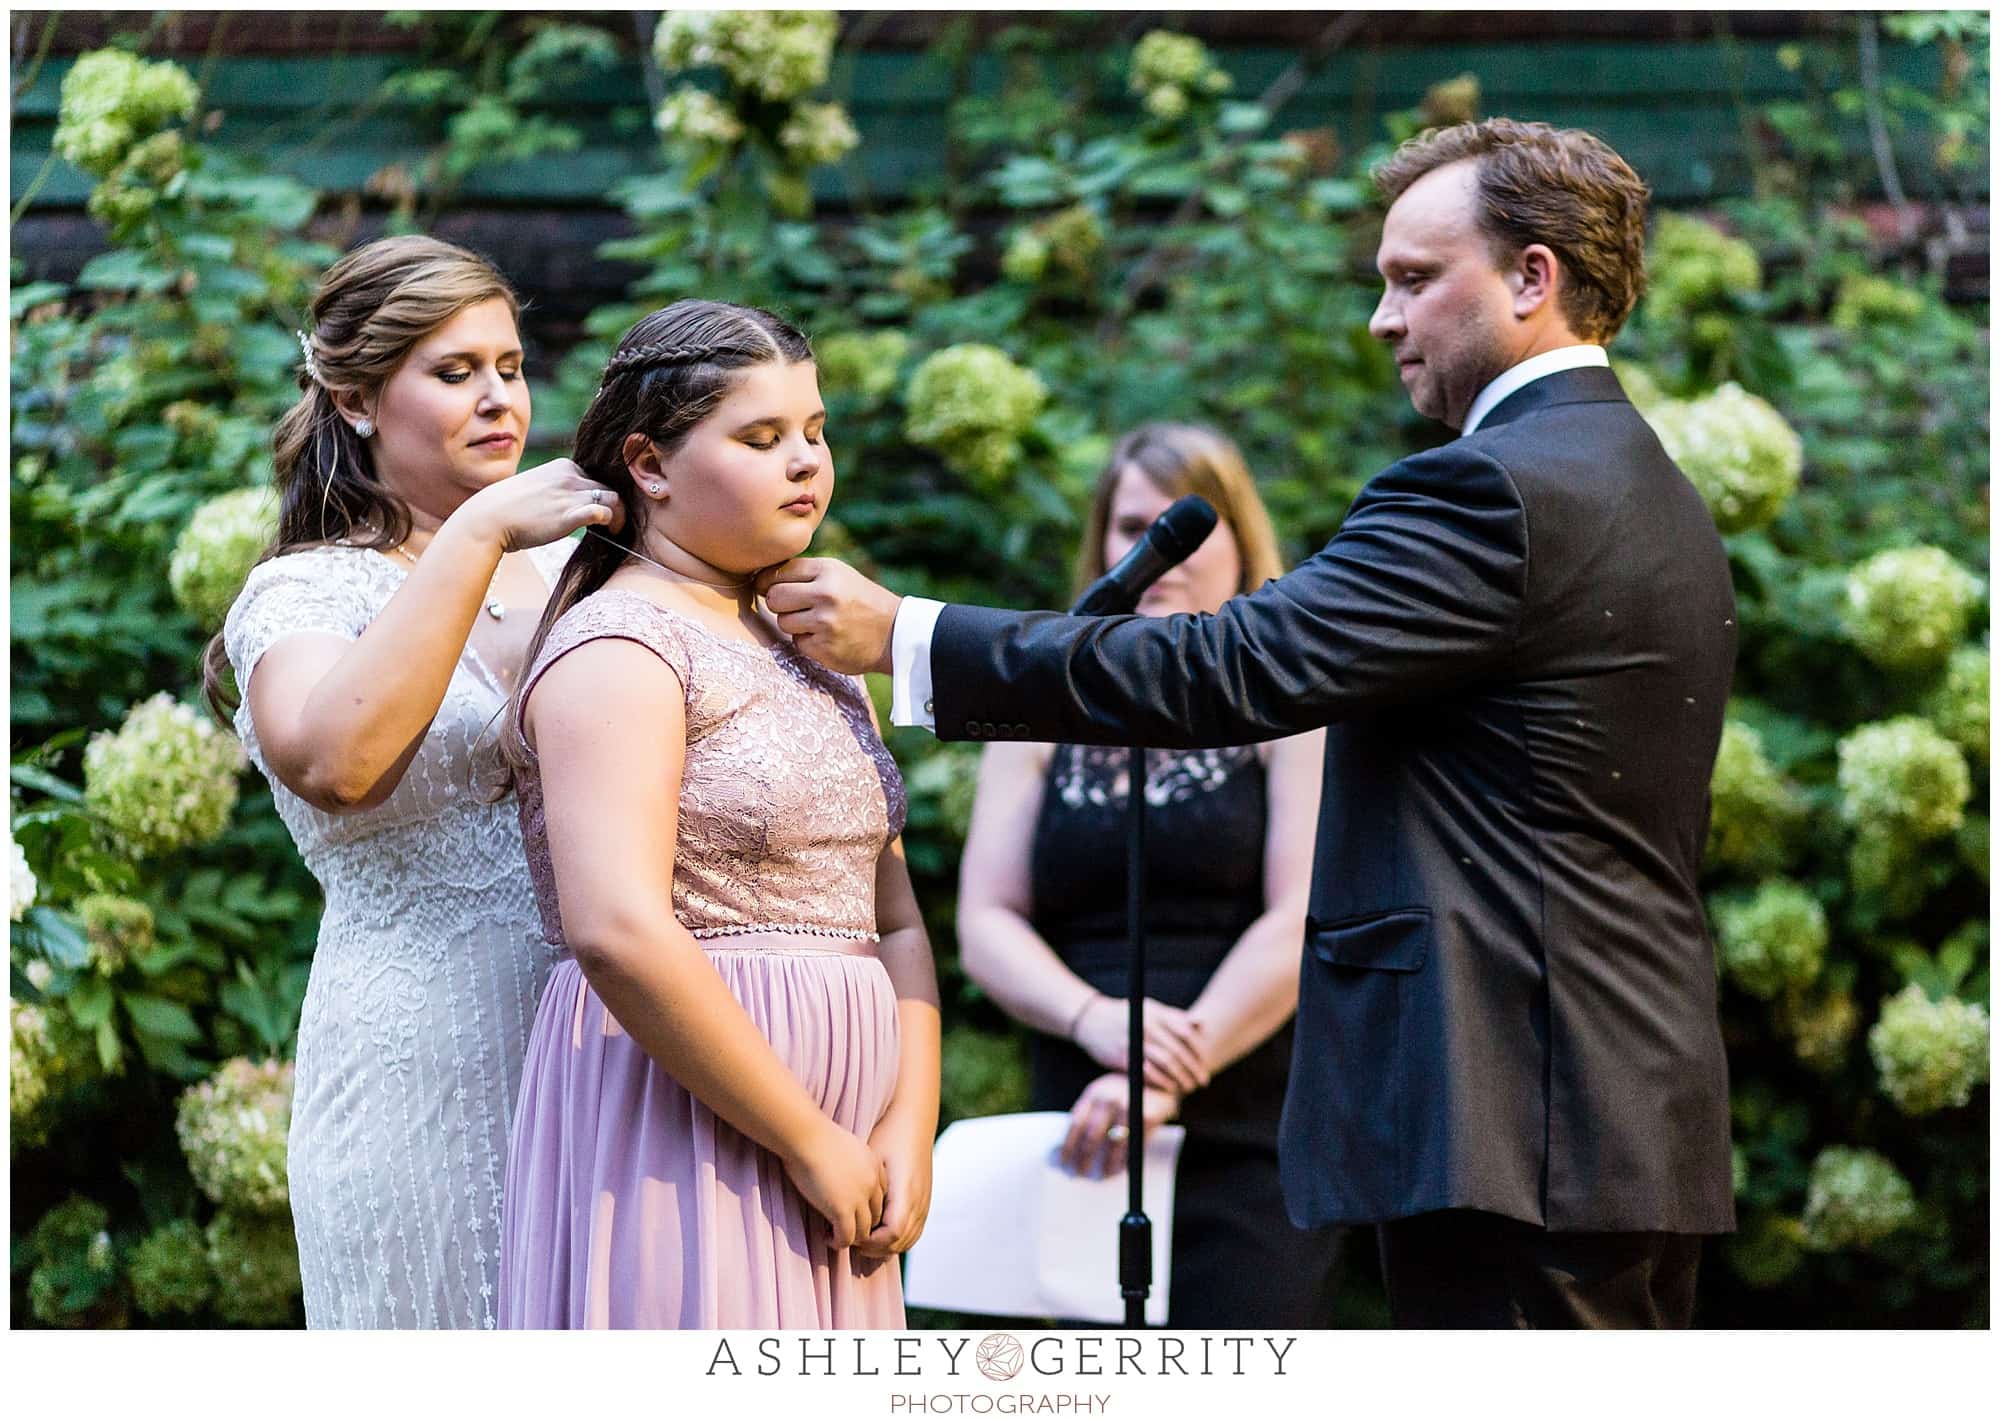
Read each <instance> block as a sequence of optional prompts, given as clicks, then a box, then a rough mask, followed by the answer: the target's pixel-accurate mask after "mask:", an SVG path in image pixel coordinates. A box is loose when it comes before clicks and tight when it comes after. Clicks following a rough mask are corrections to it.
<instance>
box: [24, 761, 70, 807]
mask: <svg viewBox="0 0 2000 1420" xmlns="http://www.w3.org/2000/svg"><path fill="white" fill-rule="evenodd" d="M9 777H10V778H12V779H13V781H14V782H15V783H16V784H19V785H20V786H21V787H22V788H24V789H39V790H41V791H42V792H43V793H44V794H47V795H48V796H49V797H50V798H52V799H61V800H62V801H63V802H64V803H66V804H80V803H82V802H83V790H81V789H79V788H77V787H76V786H75V785H74V784H71V783H69V782H68V781H67V780H64V779H58V778H57V777H56V776H55V775H53V774H51V773H49V772H48V770H46V769H38V768H36V767H35V766H34V765H32V764H16V765H14V766H13V767H12V769H11V770H10V773H9Z"/></svg>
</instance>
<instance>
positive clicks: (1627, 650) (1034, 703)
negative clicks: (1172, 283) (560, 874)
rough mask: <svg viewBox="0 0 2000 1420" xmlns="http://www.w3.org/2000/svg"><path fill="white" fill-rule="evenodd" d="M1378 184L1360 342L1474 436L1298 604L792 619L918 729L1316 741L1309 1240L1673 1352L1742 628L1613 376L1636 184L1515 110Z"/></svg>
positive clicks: (871, 608) (1385, 507)
mask: <svg viewBox="0 0 2000 1420" xmlns="http://www.w3.org/2000/svg"><path fill="white" fill-rule="evenodd" d="M1377 182H1378V185H1379V186H1381V187H1382V189H1383V190H1384V192H1385V194H1386V195H1387V196H1388V197H1389V198H1390V199H1391V202H1392V205H1391V207H1390V209H1389V212H1388V215H1387V217H1386V219H1385V222H1384V227H1383V235H1382V244H1381V248H1380V251H1379V252H1378V254H1377V263H1376V264H1377V266H1378V268H1379V270H1380V271H1381V274H1382V277H1383V280H1384V283H1385V288H1384V293H1383V296H1382V301H1381V304H1380V306H1379V307H1378V308H1377V310H1376V312H1375V315H1374V318H1373V319H1372V321H1371V322H1370V329H1371V330H1372V331H1373V333H1374V334H1375V335H1376V336H1377V337H1378V338H1380V339H1382V340H1384V341H1386V342H1388V343H1389V344H1390V345H1392V346H1393V347H1394V349H1395V354H1396V360H1397V365H1398V368H1399V370H1400V371H1401V374H1402V379H1403V383H1404V385H1405V387H1406V388H1407V389H1408V391H1409V394H1410V398H1411V400H1412V402H1413V403H1414V404H1415V406H1416V408H1417V409H1418V410H1419V411H1420V412H1422V413H1424V414H1426V415H1429V416H1431V417H1433V418H1436V419H1439V420H1442V421H1443V422H1444V423H1445V424H1447V425H1449V426H1451V427H1453V428H1455V429H1458V430H1460V431H1462V437H1460V438H1459V439H1458V440H1456V441H1455V442H1453V443H1450V444H1447V445H1445V446H1443V447H1442V448H1437V449H1433V450H1430V451H1429V452H1426V453H1422V454H1417V455H1414V456H1412V457H1410V458H1406V459H1403V460H1401V461H1400V462H1398V463H1396V464H1395V465H1393V466H1392V467H1390V468H1389V469H1387V470H1385V471H1384V472H1382V473H1381V474H1379V475H1377V476H1376V477H1375V478H1374V479H1373V480H1372V481H1371V482H1370V483H1369V484H1368V486H1367V487H1366V488H1365V489H1363V490H1362V492H1361V495H1360V496H1359V497H1358V498H1357V499H1356V500H1355V502H1354V505H1353V508H1352V509H1351V511H1350V512H1349V514H1348V516H1347V519H1346V521H1345V523H1344V524H1343V526H1342V528H1341V530H1340V533H1339V535H1338V536H1337V537H1335V538H1334V539H1333V541H1332V542H1330V543H1329V544H1327V546H1326V547H1325V548H1323V549H1322V550H1321V551H1320V552H1319V553H1318V554H1317V555H1316V556H1314V557H1313V558H1311V559H1310V560H1308V561H1307V562H1305V563H1304V564H1302V565H1301V566H1300V567H1299V568H1298V569H1297V570H1295V571H1294V572H1292V573H1291V574H1290V575H1288V576H1286V577H1282V578H1280V579H1278V580H1276V581H1273V582H1269V583H1266V584H1265V586H1264V587H1263V588H1262V589H1260V590H1258V591H1256V592H1254V593H1251V594H1249V595H1246V596H1241V597H1238V598H1236V599H1234V600H1232V601H1230V602H1229V603H1228V604H1227V605H1225V606H1224V607H1223V608H1222V610H1221V611H1220V612H1219V613H1218V614H1216V615H1214V616H1175V617H1170V618H1163V619H1162V618H1152V617H1129V618H1127V617H1107V618H1071V617H1063V616H1058V615H1053V614H1049V613H1033V614H1025V615H1024V614H1019V613H1013V612H1001V611H991V610H985V609H981V608H974V607H959V606H952V607H943V608H940V607H938V605H937V604H936V603H928V604H923V603H918V602H916V601H914V600H912V601H910V602H902V601H901V600H900V599H898V598H896V597H894V596H893V595H891V594H890V593H888V592H886V591H884V590H883V589H882V588H879V587H876V586H875V585H874V584H873V583H870V582H867V581H866V580H865V579H864V578H861V577H860V576H859V574H857V573H854V572H853V571H851V569H848V568H846V567H844V566H842V565H841V564H838V563H829V562H824V561H809V562H803V563H794V564H791V565H790V566H788V567H786V568H784V569H780V570H779V571H777V572H775V573H772V574H767V576H766V578H765V585H766V587H767V588H768V600H769V603H770V606H771V608H772V610H773V611H774V612H776V613H778V616H779V623H780V625H782V626H784V627H785V629H786V630H787V631H789V632H791V633H792V634H793V635H794V637H795V638H796V640H797V643H798V644H799V645H800V646H801V647H802V648H803V649H805V650H806V651H807V652H809V653H810V654H812V655H814V656H816V657H818V658H819V659H821V660H823V661H825V662H826V663H828V664H830V665H832V666H834V667H836V668H837V669H843V670H847V671H860V670H867V669H889V668H891V666H892V665H893V666H894V667H895V669H896V670H897V671H898V672H899V674H898V681H897V686H896V689H897V694H898V707H897V709H898V713H897V715H896V717H895V718H897V719H898V720H899V721H901V722H918V723H922V722H924V720H925V712H934V716H935V725H936V728H937V731H938V733H939V734H940V735H942V736H945V737H947V738H957V737H963V738H967V739H1000V738H1010V739H1031V740H1068V741H1080V742H1089V743H1103V744H1147V745H1161V746H1195V745H1222V744H1235V743H1239V742H1243V741H1249V740H1262V739H1269V738H1273V737H1276V736H1280V735H1290V734H1296V733H1298V732H1300V731H1303V730H1306V729H1310V728H1312V727H1314V726H1320V725H1325V726H1327V727H1328V733H1327V749H1326V771H1325V779H1324V788H1323V792H1322V805H1323V807H1322V812H1321V819H1320V825H1319V837H1318V844H1317V853H1316V859H1315V865H1314V870H1313V895H1312V902H1311V907H1310V915H1309V917H1308V918H1307V923H1306V941H1305V954H1304V960H1303V963H1302V972H1301V980H1300V989H1299V1010H1298V1027H1297V1047H1296V1054H1295V1056H1294V1060H1293V1065H1292V1076H1291V1089H1290V1093H1289V1094H1288V1096H1287V1098H1286V1101H1285V1113H1284V1126H1283V1135H1282V1162H1283V1174H1284V1186H1285V1197H1286V1201H1287V1207H1288V1211H1289V1212H1290V1213H1291V1215H1292V1219H1293V1221H1294V1222H1295V1223H1298V1224H1300V1225H1301V1226H1309V1225H1315V1224H1321V1223H1331V1222H1345V1223H1361V1222H1373V1223H1377V1224H1379V1225H1381V1226H1380V1229H1379V1236H1380V1241H1381V1250H1382V1257H1383V1263H1384V1271H1385V1277H1386V1281H1387V1286H1388V1291H1389V1299H1390V1305H1391V1309H1392V1312H1393V1314H1394V1317H1395V1319H1396V1322H1397V1323H1398V1324H1399V1325H1412V1326H1455V1325H1470V1326H1509V1325H1516V1326H1545V1325H1546V1326H1562V1325H1572V1326H1573V1325H1589V1326H1648V1325H1651V1326H1659V1325H1680V1326H1685V1325H1687V1324H1688V1323H1689V1322H1690V1320H1691V1318H1692V1312H1693V1294H1694V1277H1695V1267H1696V1262H1697V1259H1698V1256H1699V1244H1700V1237H1701V1235H1703V1234H1713V1233H1720V1232H1726V1231H1728V1230H1730V1229H1731V1228H1732V1227H1733V1226H1734V1209H1733V1202H1732V1198H1731V1186H1730V1178H1731V1175H1730V1142H1729V1108H1728V1103H1729V1102H1728V1088H1727V1079H1726V1072H1725V1066H1724V1061H1723V1053H1722V1041H1721V1035H1720V1031H1719V1029H1718V1026H1717V1021H1716V1004H1715V994H1716V986H1715V966H1714V950H1713V947H1712V945H1711V943H1710V941H1709V937H1708V932H1707V926H1706V923H1705V920H1704V916H1703V911H1702V903H1701V897H1700V894H1699V892H1698V890H1697V886H1696V876H1697V873H1698V870H1699V866H1700V858H1701V851H1702V846H1703V841H1704V838H1705V836H1706V832H1707V821H1708V783H1709V776H1710V773H1711V770H1712V767H1713V764H1714V758H1715V750H1716V745H1717V742H1718V740H1719V739H1720V736H1721V730H1722V719H1723V707H1724V700H1725V699H1726V697H1727V695H1728V693H1729V682H1730V674H1731V670H1732V667H1733V664H1734V659H1735V646H1736V632H1735V604H1734V598H1733V595H1732V591H1731V585H1730V575H1729V567H1728V562H1727V560H1726V558H1725V555H1724V552H1723V548H1722V544H1721V540H1720V539H1719V538H1718V537H1717V535H1716V531H1715V527H1714V524H1713V522H1712V521H1711V520H1710V517H1709V514H1708V512H1707V509H1706V508H1705V507H1704V506H1703V504H1702V501H1701V499H1700V497H1699V496H1698V495H1697V494H1696V492H1695V490H1694V489H1693V487H1692V486H1691V485H1690V484H1689V483H1688V481H1687V479H1686V478H1685V477H1683V476H1682V474H1681V472H1680V471H1679V470H1678V469H1677V468H1676V467H1675V466H1674V464H1673V462H1672V461H1671V460H1670V459H1669V458H1668V457H1667V455H1666V453H1665V451H1664V450H1663V449H1662V448H1661V447H1660V444H1659V441H1658V440H1657V439H1655V438H1654V436H1653V434H1652V432H1651V430H1650V429H1649V428H1648V426H1647V425H1646V423H1645V421H1644V420H1642V419H1641V418H1640V417H1639V415H1638V414H1637V413H1636V412H1635V411H1634V410H1633V408H1632V406H1631V404H1630V403H1629V402H1628V401H1627V400H1626V398H1625V395H1624V392H1623V390H1622V389H1621V388H1620V386H1619V384H1618V381H1617V379H1616V377H1615V376H1613V375H1612V373H1611V371H1610V370H1609V368H1608V367H1607V365H1606V361H1605V357H1604V350H1603V347H1604V344H1605V343H1606V342H1608V341H1609V340H1610V339H1611V338H1612V336H1613V335H1615V334H1616V333H1617V331H1618V329H1619V327H1620V326H1621V325H1622V324H1623V322H1624V320H1625V318H1626V317H1627V316H1628V315H1629V314H1630V313H1631V310H1632V308H1633V306H1634V305H1635V304H1636V303H1637V301H1638V298H1639V295H1640V293H1641V291H1642V289H1643V285H1644V270H1643V249H1644V227H1645V210H1646V200H1647V191H1646V188H1645V185H1644V184H1643V183H1642V182H1641V181H1640V180H1639V178H1638V177H1637V175H1636V174H1634V173H1633V172H1632V170H1631V168H1630V167H1629V166H1627V165H1626V164H1625V162H1624V161H1623V160H1622V159H1621V158H1619V157H1618V155H1617V154H1616V153H1615V152H1613V151H1612V150H1611V149H1610V148H1609V147H1608V146H1606V145H1605V144H1603V143H1602V142H1601V141H1599V140H1597V139H1596V138H1593V137H1591V136H1590V135H1588V134H1585V133H1582V132H1579V131H1575V130H1568V131H1559V130H1555V129H1552V128H1549V127H1548V126H1546V125H1542V124H1521V123H1515V122H1512V121H1510V120H1506V119H1493V120H1488V121H1486V122H1484V123H1480V124H1464V125H1460V126H1458V127H1456V128H1452V129H1447V130H1444V131H1443V132H1441V133H1436V134H1430V135H1426V136H1424V137H1422V138H1419V139H1415V140H1412V142H1411V143H1409V144H1406V145H1405V146H1404V147H1403V148H1402V149H1401V150H1399V151H1398V152H1397V153H1396V154H1395V155H1394V156H1393V157H1392V158H1391V159H1390V160H1389V162H1388V163H1387V164H1385V166H1384V168H1383V169H1382V170H1381V171H1379V172H1378V174H1377ZM892 627H893V632H892ZM892 642H893V650H894V656H893V658H892V654H891V653H892ZM926 643H927V647H928V649H927V654H926ZM926 681H928V686H929V688H928V690H927V691H926V690H925V688H924V682H926ZM913 697H914V703H913V704H911V703H907V702H910V701H911V700H912V698H913ZM918 707H921V709H919V708H918Z"/></svg>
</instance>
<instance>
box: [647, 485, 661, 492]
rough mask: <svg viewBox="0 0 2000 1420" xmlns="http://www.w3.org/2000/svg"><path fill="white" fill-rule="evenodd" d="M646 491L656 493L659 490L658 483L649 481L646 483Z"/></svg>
mask: <svg viewBox="0 0 2000 1420" xmlns="http://www.w3.org/2000/svg"><path fill="white" fill-rule="evenodd" d="M646 491H647V492H648V493H658V492H659V491H660V485H659V484H657V483H649V484H647V485H646Z"/></svg>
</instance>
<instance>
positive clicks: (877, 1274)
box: [499, 932, 903, 1331]
mask: <svg viewBox="0 0 2000 1420" xmlns="http://www.w3.org/2000/svg"><path fill="white" fill-rule="evenodd" d="M702 945H703V947H704V948H706V949H707V952H708V958H709V960H710V961H711V962H712V963H714V965H715V969H716V970H717V971H718V972H719V973H720V974H721V976H722V979H723V981H724V982H725V983H727V985H728V986H729V989H730V991H731V992H732V993H733V994H734V995H735V997H736V999H737V1000H738V1001H739V1002H741V1003H742V1004H743V1007H744V1009H745V1010H747V1011H748V1012H749V1013H750V1018H751V1019H752V1020H753V1021H755V1022H756V1023H757V1026H758V1029H760V1030H761V1031H763V1033H764V1036H765V1038H766V1039H767V1040H769V1041H770V1042H771V1044H772V1046H773V1047H775V1048H776V1050H777V1052H778V1056H779V1058H780V1059H781V1060H783V1061H784V1062H785V1063H786V1064H787V1065H788V1066H790V1067H791V1070H792V1073H793V1074H794V1075H796V1076H797V1077H798V1079H799V1080H800V1082H801V1083H802V1084H804V1086H805V1087H806V1091H807V1093H809V1094H810V1095H812V1096H813V1097H814V1098H815V1099H816V1100H818V1101H819V1104H820V1107H821V1108H822V1109H824V1110H825V1111H826V1112H827V1114H828V1115H829V1116H830V1117H832V1118H833V1119H834V1120H835V1121H837V1122H838V1123H840V1124H841V1125H843V1126H845V1127H846V1128H848V1129H851V1130H853V1131H854V1132H855V1133H856V1134H858V1135H860V1136H861V1137H863V1138H866V1137H867V1135H868V1133H869V1132H870V1130H872V1129H873V1128H874V1126H875V1124H876V1122H877V1121H878V1120H879V1119H880V1118H881V1117H882V1112H883V1111H884V1110H885V1109H886V1108H887V1107H888V1104H889V1099H890V1095H891V1094H892V1092H893V1091H894V1089H895V1084H896V1067H897V1060H898V1053H899V1032H898V1028H897V1022H896V994H895V990H894V988H893V987H892V985H891V984H890V981H889V974H888V972H887V971H886V970H884V968H883V966H882V963H881V962H880V961H879V960H878V959H877V958H876V957H875V956H873V955H872V954H864V953H872V950H873V948H872V946H870V945H869V944H867V943H863V942H854V943H851V944H849V943H844V942H839V941H837V940H835V939H830V938H822V937H812V936H801V935H794V934H785V933H768V932H767V933H758V934H754V935H751V934H743V935H735V936H730V937H725V938H710V939H708V940H706V941H704V942H703V943H702ZM843 948H846V950H843ZM518 1109H519V1112H518V1114H517V1115H516V1116H515V1120H514V1130H513V1137H512V1141H511V1148H510V1150H509V1153H508V1159H507V1179H506V1185H505V1190H504V1193H503V1195H502V1199H503V1202H502V1212H503V1222H502V1228H501V1251H500V1310H499V1316H500V1325H501V1326H503V1327H511V1328H516V1329H521V1328H557V1329H581V1328H630V1327H649V1328H703V1329H716V1328H744V1329H749V1330H763V1331H769V1330H777V1329H780V1328H787V1329H803V1330H815V1331H827V1330H835V1329H853V1328H867V1327H887V1328H897V1329H900V1328H901V1327H902V1325H903V1284H902V1273H901V1269H900V1267H899V1266H898V1265H897V1261H896V1259H895V1258H886V1259H882V1258H872V1257H863V1256H861V1255H860V1254H858V1253H856V1252H854V1251H853V1250H852V1249H846V1248H843V1249H836V1248H835V1247H834V1246H833V1239H832V1232H831V1230H830V1229H829V1227H828V1226H827V1223H826V1220H825V1219H824V1218H822V1217H820V1215H819V1214H818V1213H817V1212H815V1211H814V1210H813V1209H812V1208H811V1206H810V1205H808V1204H807V1203H806V1201H805V1200H804V1198H802V1197H801V1196H800V1194H799V1192H798V1190H797V1189H796V1188H794V1187H793V1186H792V1182H791V1180H790V1179H789V1178H788V1177H787V1176H786V1174H785V1169H784V1165H783V1164H782V1163H780V1162H779V1161H778V1158H777V1156H776V1155H775V1154H772V1153H770V1152H769V1151H767V1150H765V1149H763V1148H761V1147H760V1146H758V1145H757V1144H756V1143H754V1142H752V1141H751V1140H750V1139H748V1138H746V1137H745V1136H744V1135H742V1134H740V1133H738V1132H737V1130H736V1129H735V1128H734V1127H732V1126H731V1125H729V1124H727V1123H725V1122H723V1121H722V1120H720V1119H717V1118H716V1117H715V1115H714V1114H713V1113H712V1112H711V1111H710V1110H709V1109H708V1108H707V1106H705V1105H703V1104H702V1103H701V1102H700V1101H699V1100H697V1099H695V1098H694V1096H692V1095H691V1094H689V1093H688V1092H687V1091H686V1090H685V1089H683V1088H682V1087H681V1086H680V1085H679V1084H678V1083H677V1082H676V1081H675V1080H674V1079H673V1077H672V1076H670V1075H668V1074H667V1073H666V1072H665V1071H663V1070H662V1069H660V1067H659V1066H658V1065H656V1064H654V1063H653V1060H652V1057H650V1056H649V1055H647V1054H646V1053H645V1051H643V1050H641V1049H640V1048H639V1046H638V1045H637V1044H635V1043H634V1042H633V1040H632V1038H631V1037H630V1036H628V1035H626V1034H625V1031H624V1028H623V1027H621V1026H620V1025H619V1024H618V1022H617V1020H616V1019H615V1018H613V1016H612V1015H611V1013H610V1012H609V1011H608V1010H606V1009H605V1007H604V1003H603V1002H602V1001H600V1000H599V999H598V997H597V993H596V992H595V991H593V990H591V989H590V985H589V983H588V982H586V981H585V980H584V977H583V973H582V972H581V971H580V970H579V969H578V967H577V965H576V963H575V962H574V961H573V960H569V959H565V960H563V961H560V962H558V963H557V965H556V967H555V970H554V972H553V973H552V975H551V976H550V978H549V984H548V987H547V989H546V990H545V991H544V992H543V995H542V1001H541V1007H540V1010H539V1011H538V1013H537V1014H536V1017H535V1027H534V1032H533V1034H532V1035H531V1036H530V1038H529V1040H528V1058H527V1064H526V1066H525V1067H524V1069H523V1072H522V1078H521V1095H520V1104H519V1106H518Z"/></svg>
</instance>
